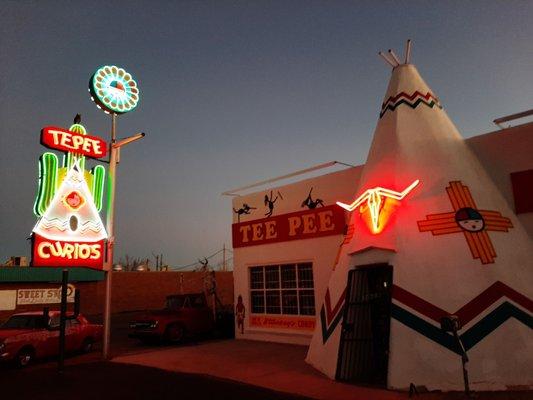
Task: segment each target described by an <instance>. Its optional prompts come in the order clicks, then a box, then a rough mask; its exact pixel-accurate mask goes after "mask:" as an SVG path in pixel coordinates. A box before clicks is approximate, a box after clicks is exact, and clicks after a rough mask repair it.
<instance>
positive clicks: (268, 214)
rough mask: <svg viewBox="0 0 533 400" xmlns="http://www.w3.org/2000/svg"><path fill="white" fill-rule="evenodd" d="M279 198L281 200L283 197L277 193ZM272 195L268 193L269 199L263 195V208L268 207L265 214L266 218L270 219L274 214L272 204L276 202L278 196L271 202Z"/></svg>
mask: <svg viewBox="0 0 533 400" xmlns="http://www.w3.org/2000/svg"><path fill="white" fill-rule="evenodd" d="M278 195H279V198H280V199H281V200H283V196H282V195H281V193H280V192H278ZM272 197H273V193H272V190H271V191H270V197H268V195H267V194H265V206H268V211H267V212H266V213H265V215H266V216H267V217H270V216H271V215H272V213H273V212H274V203H275V202H276V201H277V200H278V196H276V198H275V199H274V200H272Z"/></svg>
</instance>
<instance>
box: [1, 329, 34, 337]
mask: <svg viewBox="0 0 533 400" xmlns="http://www.w3.org/2000/svg"><path fill="white" fill-rule="evenodd" d="M28 332H30V331H29V330H27V329H0V340H4V339H7V338H10V337H14V336H18V335H22V334H25V333H28Z"/></svg>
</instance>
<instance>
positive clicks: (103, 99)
mask: <svg viewBox="0 0 533 400" xmlns="http://www.w3.org/2000/svg"><path fill="white" fill-rule="evenodd" d="M89 93H90V94H91V100H93V101H94V102H95V103H96V106H97V107H98V108H99V109H101V110H103V111H104V112H105V113H106V114H111V143H110V149H109V150H110V155H109V173H108V185H107V190H108V197H107V198H108V204H107V215H106V229H107V234H108V241H107V247H106V250H107V251H106V259H105V268H104V270H105V306H104V338H103V341H104V343H103V348H102V357H103V358H104V359H106V360H107V359H109V358H110V354H109V343H110V339H111V294H112V277H113V250H114V246H115V234H114V214H115V188H116V167H117V163H118V162H119V155H120V148H121V147H122V146H124V145H126V144H128V143H131V142H133V141H135V140H138V139H141V138H143V137H144V133H138V134H136V135H133V136H130V137H128V138H126V139H122V140H120V141H118V142H117V137H116V124H117V115H118V114H124V113H127V112H129V111H132V110H133V109H135V107H137V104H138V102H139V88H138V87H137V82H135V80H134V79H133V77H132V76H131V74H130V73H128V72H127V71H125V70H124V69H123V68H119V67H117V66H114V65H105V66H103V67H100V68H98V70H97V71H96V72H95V73H94V74H93V76H92V77H91V79H90V80H89Z"/></svg>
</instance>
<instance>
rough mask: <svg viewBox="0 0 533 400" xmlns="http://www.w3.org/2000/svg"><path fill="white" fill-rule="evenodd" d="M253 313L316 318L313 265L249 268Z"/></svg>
mask: <svg viewBox="0 0 533 400" xmlns="http://www.w3.org/2000/svg"><path fill="white" fill-rule="evenodd" d="M250 301H251V312H252V313H253V314H284V315H315V291H314V281H313V264H311V263H301V264H283V265H269V266H264V267H251V268H250Z"/></svg>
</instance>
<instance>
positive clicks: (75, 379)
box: [0, 361, 306, 400]
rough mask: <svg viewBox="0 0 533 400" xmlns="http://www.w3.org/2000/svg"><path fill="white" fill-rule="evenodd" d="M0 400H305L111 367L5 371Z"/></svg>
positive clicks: (218, 381)
mask: <svg viewBox="0 0 533 400" xmlns="http://www.w3.org/2000/svg"><path fill="white" fill-rule="evenodd" d="M0 399H7V400H10V399H16V400H61V399H76V400H95V399H103V400H107V399H113V400H147V399H157V400H176V399H180V400H188V399H191V400H212V399H217V400H235V399H243V400H248V399H253V400H306V399H305V398H302V397H298V396H294V395H290V394H286V393H278V392H274V391H272V390H268V389H265V388H261V387H257V386H251V385H244V384H241V383H236V382H229V381H224V380H221V379H216V378H212V377H206V376H200V375H189V374H183V373H175V372H168V371H162V370H161V369H156V368H148V367H143V366H139V365H128V364H118V363H112V362H103V361H100V362H90V363H82V364H75V365H73V364H70V365H68V366H67V367H66V368H65V371H64V372H63V373H62V374H58V373H57V372H56V369H55V368H31V369H28V370H23V371H21V370H3V371H0Z"/></svg>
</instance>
